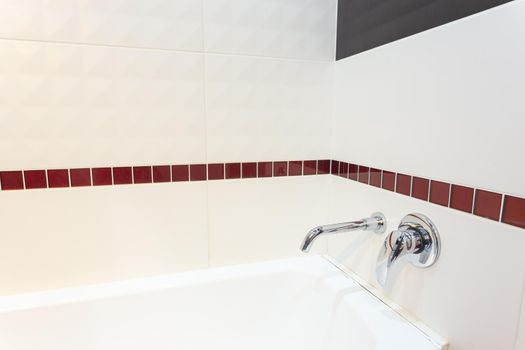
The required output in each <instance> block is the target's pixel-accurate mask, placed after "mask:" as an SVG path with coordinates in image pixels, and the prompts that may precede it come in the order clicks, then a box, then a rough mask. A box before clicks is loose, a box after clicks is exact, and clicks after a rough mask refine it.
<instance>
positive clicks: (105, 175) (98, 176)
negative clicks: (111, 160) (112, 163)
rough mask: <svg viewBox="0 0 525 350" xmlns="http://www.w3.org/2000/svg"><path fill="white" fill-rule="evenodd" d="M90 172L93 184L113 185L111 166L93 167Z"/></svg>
mask: <svg viewBox="0 0 525 350" xmlns="http://www.w3.org/2000/svg"><path fill="white" fill-rule="evenodd" d="M91 173H92V175H93V186H108V185H113V177H112V174H111V168H93V169H91Z"/></svg>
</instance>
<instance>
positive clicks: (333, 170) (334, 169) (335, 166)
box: [330, 160, 339, 175]
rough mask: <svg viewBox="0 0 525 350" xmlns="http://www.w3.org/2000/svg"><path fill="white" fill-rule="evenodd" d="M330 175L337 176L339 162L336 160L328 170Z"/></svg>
mask: <svg viewBox="0 0 525 350" xmlns="http://www.w3.org/2000/svg"><path fill="white" fill-rule="evenodd" d="M330 174H332V175H339V161H338V160H332V166H331V168H330Z"/></svg>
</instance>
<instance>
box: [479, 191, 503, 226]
mask: <svg viewBox="0 0 525 350" xmlns="http://www.w3.org/2000/svg"><path fill="white" fill-rule="evenodd" d="M501 200H502V195H501V194H500V193H495V192H490V191H484V190H476V194H475V198H474V214H475V215H478V216H482V217H484V218H487V219H491V220H496V221H499V216H500V210H501Z"/></svg>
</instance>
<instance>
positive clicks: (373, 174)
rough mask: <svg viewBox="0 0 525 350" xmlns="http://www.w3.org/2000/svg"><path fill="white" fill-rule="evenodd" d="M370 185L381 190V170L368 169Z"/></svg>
mask: <svg viewBox="0 0 525 350" xmlns="http://www.w3.org/2000/svg"><path fill="white" fill-rule="evenodd" d="M370 185H372V186H375V187H379V188H381V170H380V169H376V168H370Z"/></svg>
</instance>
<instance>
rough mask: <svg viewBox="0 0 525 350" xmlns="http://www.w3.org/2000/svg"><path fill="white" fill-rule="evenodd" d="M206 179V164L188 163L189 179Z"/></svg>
mask: <svg viewBox="0 0 525 350" xmlns="http://www.w3.org/2000/svg"><path fill="white" fill-rule="evenodd" d="M205 180H206V164H190V181H205Z"/></svg>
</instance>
